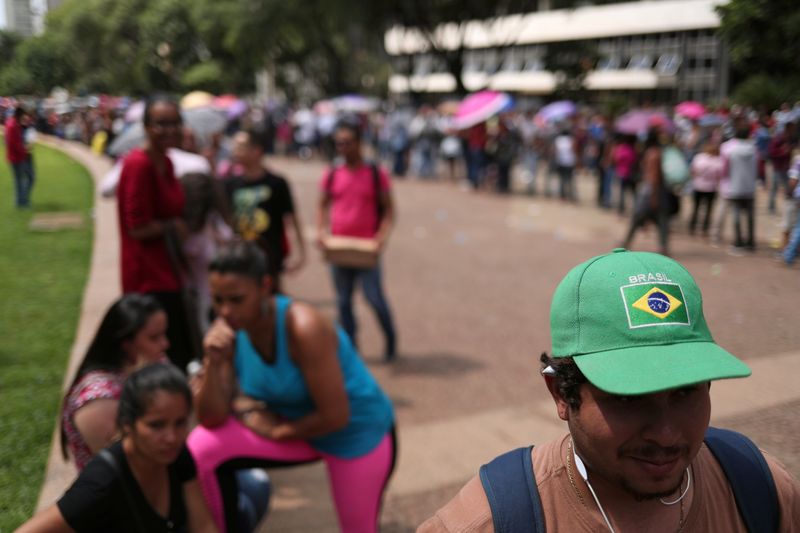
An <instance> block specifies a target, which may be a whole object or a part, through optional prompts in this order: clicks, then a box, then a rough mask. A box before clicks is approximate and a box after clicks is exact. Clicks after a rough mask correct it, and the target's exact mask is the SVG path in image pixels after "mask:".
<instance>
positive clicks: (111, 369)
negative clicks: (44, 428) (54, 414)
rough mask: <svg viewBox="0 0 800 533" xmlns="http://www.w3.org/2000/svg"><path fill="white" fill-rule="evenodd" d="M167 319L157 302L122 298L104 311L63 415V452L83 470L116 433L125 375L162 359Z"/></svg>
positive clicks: (134, 296)
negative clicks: (70, 456)
mask: <svg viewBox="0 0 800 533" xmlns="http://www.w3.org/2000/svg"><path fill="white" fill-rule="evenodd" d="M166 331H167V315H166V313H164V311H163V310H162V309H161V306H160V305H159V304H158V302H157V301H156V300H155V299H154V298H152V297H150V296H144V295H141V294H126V295H125V296H123V297H121V298H120V299H119V300H117V301H116V302H114V304H112V305H111V307H110V308H109V309H108V311H107V312H106V314H105V316H104V317H103V320H102V321H101V322H100V327H99V328H98V330H97V333H96V334H95V337H94V339H93V340H92V342H91V344H90V345H89V349H88V350H86V355H85V356H84V357H83V361H82V362H81V364H80V366H79V367H78V371H77V372H76V374H75V378H74V379H73V380H72V383H71V384H70V386H69V388H68V389H67V394H66V396H65V397H64V403H63V407H62V411H61V448H62V453H63V455H64V458H65V459H66V458H67V452H69V454H70V455H72V457H73V458H74V460H75V465H76V466H77V467H78V470H82V469H83V468H84V467H85V466H86V464H87V463H88V462H89V460H90V459H91V458H92V457H93V456H94V454H96V453H97V452H98V451H100V450H101V449H103V448H105V447H106V446H108V445H109V444H110V443H111V441H112V440H113V439H114V437H115V436H116V433H117V428H116V425H115V421H116V419H117V408H118V404H119V396H120V394H121V393H122V383H123V381H124V379H125V376H126V375H127V374H129V373H130V372H132V371H133V370H135V369H136V368H138V367H140V366H142V365H145V364H150V363H155V362H159V361H164V360H166V350H167V348H168V346H169V341H168V340H167V337H166Z"/></svg>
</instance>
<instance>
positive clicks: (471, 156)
mask: <svg viewBox="0 0 800 533" xmlns="http://www.w3.org/2000/svg"><path fill="white" fill-rule="evenodd" d="M485 166H486V156H485V155H484V153H483V149H482V148H470V149H469V150H468V151H467V179H468V180H469V183H470V185H472V188H473V189H477V188H478V187H480V186H481V182H482V181H483V169H484V167H485Z"/></svg>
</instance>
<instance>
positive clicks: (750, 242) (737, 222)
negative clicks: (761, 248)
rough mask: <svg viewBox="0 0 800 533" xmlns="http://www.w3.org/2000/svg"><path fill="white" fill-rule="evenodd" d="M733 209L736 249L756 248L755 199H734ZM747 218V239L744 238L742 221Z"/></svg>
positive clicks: (732, 201) (732, 202)
mask: <svg viewBox="0 0 800 533" xmlns="http://www.w3.org/2000/svg"><path fill="white" fill-rule="evenodd" d="M730 202H731V207H733V231H734V243H733V245H734V246H736V247H747V248H754V247H755V245H756V241H755V234H756V230H755V200H754V199H753V198H734V199H732V200H730ZM745 217H746V218H747V237H742V227H741V219H742V218H745Z"/></svg>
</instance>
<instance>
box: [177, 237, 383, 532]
mask: <svg viewBox="0 0 800 533" xmlns="http://www.w3.org/2000/svg"><path fill="white" fill-rule="evenodd" d="M209 270H210V274H209V284H210V286H211V294H212V297H213V305H214V310H215V312H216V314H217V316H218V317H219V318H217V320H216V322H214V324H213V325H212V326H211V328H210V329H209V331H208V333H207V335H206V338H205V341H204V361H203V367H204V371H203V373H202V377H201V383H200V387H199V390H198V392H197V397H196V400H197V416H198V419H199V421H200V424H201V425H200V426H198V427H197V428H196V429H195V430H194V431H193V432H192V434H191V435H190V436H189V440H188V446H189V449H190V450H191V452H192V455H193V456H194V458H195V461H196V463H197V469H198V477H199V479H200V483H201V486H202V488H203V493H204V495H205V497H206V500H207V502H208V504H209V507H210V508H211V511H212V514H213V516H214V519H215V520H216V522H217V525H218V526H219V527H220V529H221V530H222V531H225V529H226V526H227V528H228V530H229V531H233V530H235V529H236V528H235V523H236V522H235V520H236V495H237V490H236V489H237V487H236V480H235V476H234V474H235V469H237V468H243V467H252V466H262V467H268V466H270V465H273V466H274V465H286V464H298V463H308V462H311V461H317V460H323V461H325V463H326V465H327V467H328V474H329V476H330V481H331V487H332V492H333V499H334V504H335V506H336V511H337V514H338V518H339V525H340V528H341V530H342V531H346V532H356V531H357V532H362V531H363V532H374V531H377V526H378V514H379V511H380V505H381V500H382V497H383V492H384V490H385V488H386V484H387V481H388V479H389V476H390V475H391V473H392V470H393V468H394V461H395V449H396V446H395V437H394V413H393V411H392V405H391V402H390V401H389V399H388V398H387V397H386V395H385V394H384V393H383V391H382V390H381V388H380V386H379V385H378V383H377V381H375V378H374V377H372V375H371V374H370V372H369V370H367V368H366V366H365V365H364V363H363V362H362V361H361V358H360V357H359V355H358V352H357V351H356V350H355V348H354V347H353V344H352V343H351V342H350V339H349V338H348V337H347V335H346V334H345V333H344V332H343V330H342V329H341V328H339V327H335V326H334V324H333V323H331V322H330V321H329V320H328V319H326V318H325V317H323V316H322V314H320V313H319V312H318V311H317V310H316V309H314V308H313V307H311V306H310V305H308V304H305V303H302V302H296V301H293V300H292V299H291V298H289V297H287V296H282V295H273V294H272V280H271V278H270V277H269V276H268V275H267V272H268V270H267V261H266V258H265V257H264V255H263V253H262V252H261V251H260V250H259V249H258V248H257V247H256V246H255V245H254V244H252V243H247V242H237V243H233V244H231V245H229V246H227V247H225V248H223V249H222V250H221V252H220V254H219V255H218V256H217V258H216V259H214V261H212V262H211V265H210V266H209ZM237 392H241V393H242V394H244V395H245V396H246V397H249V398H250V401H249V402H246V403H243V402H238V401H234V399H235V396H236V394H237Z"/></svg>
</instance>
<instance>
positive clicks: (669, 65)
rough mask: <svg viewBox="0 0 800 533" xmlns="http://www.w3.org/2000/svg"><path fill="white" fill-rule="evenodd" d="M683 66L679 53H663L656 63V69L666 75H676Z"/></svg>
mask: <svg viewBox="0 0 800 533" xmlns="http://www.w3.org/2000/svg"><path fill="white" fill-rule="evenodd" d="M680 66H681V56H679V55H678V54H661V57H659V58H658V62H657V63H656V70H657V71H658V73H659V74H662V75H664V76H674V75H675V74H677V73H678V69H679V68H680Z"/></svg>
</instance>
